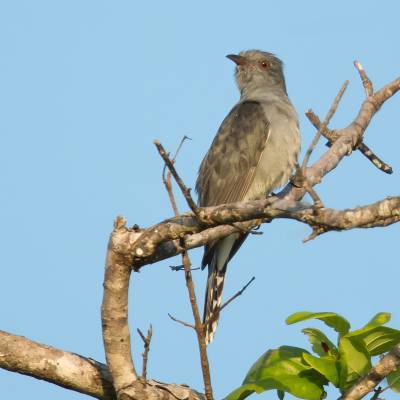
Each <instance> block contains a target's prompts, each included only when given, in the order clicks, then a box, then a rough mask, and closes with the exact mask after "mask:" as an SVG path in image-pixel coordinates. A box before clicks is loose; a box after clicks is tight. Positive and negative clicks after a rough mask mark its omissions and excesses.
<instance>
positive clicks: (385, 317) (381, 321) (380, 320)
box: [364, 312, 391, 328]
mask: <svg viewBox="0 0 400 400" xmlns="http://www.w3.org/2000/svg"><path fill="white" fill-rule="evenodd" d="M390 318H391V314H390V313H387V312H380V313H378V314H376V315H375V316H374V317H373V318H372V319H371V321H369V322H368V323H367V324H366V325H365V326H364V328H368V327H371V328H375V327H376V326H381V325H385V324H386V322H389V321H390Z"/></svg>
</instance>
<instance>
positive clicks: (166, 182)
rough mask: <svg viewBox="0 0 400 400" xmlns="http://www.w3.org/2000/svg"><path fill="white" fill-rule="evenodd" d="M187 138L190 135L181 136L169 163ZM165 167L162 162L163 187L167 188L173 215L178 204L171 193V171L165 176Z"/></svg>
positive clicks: (176, 213)
mask: <svg viewBox="0 0 400 400" xmlns="http://www.w3.org/2000/svg"><path fill="white" fill-rule="evenodd" d="M187 139H189V140H191V139H190V137H188V136H186V135H184V136H183V138H182V140H181V142H180V143H179V146H178V148H177V149H176V152H175V154H174V157H173V158H172V160H171V163H172V164H174V163H175V161H176V157H177V156H178V154H179V151H180V149H181V148H182V145H183V143H184V142H185V140H187ZM166 168H167V165H166V164H164V168H163V173H162V180H163V183H164V186H165V189H166V190H167V193H168V198H169V201H170V203H171V207H172V210H173V212H174V214H175V215H179V210H178V206H177V205H176V201H175V196H174V193H173V191H172V182H171V171H168V173H167V176H165V172H166Z"/></svg>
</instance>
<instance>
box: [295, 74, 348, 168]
mask: <svg viewBox="0 0 400 400" xmlns="http://www.w3.org/2000/svg"><path fill="white" fill-rule="evenodd" d="M348 85H349V81H345V82H344V83H343V85H342V87H341V88H340V90H339V92H338V94H337V95H336V97H335V99H334V101H333V103H332V105H331V107H330V109H329V111H328V113H327V114H326V117H325V119H324V121H323V122H322V124H321V125H320V126H319V128H318V130H317V133H316V134H315V137H314V139H313V141H312V142H311V144H310V146H309V147H308V149H307V152H306V155H305V156H304V159H303V164H302V166H301V167H302V169H304V168H305V167H307V164H308V160H309V159H310V156H311V153H312V152H313V150H314V148H315V146H316V145H317V143H318V142H319V139H320V138H321V134H322V131H324V130H325V129H327V127H328V125H329V122H330V120H331V119H332V117H333V115H334V114H335V112H336V110H337V108H338V105H339V103H340V100H341V99H342V97H343V95H344V92H345V91H346V89H347V86H348Z"/></svg>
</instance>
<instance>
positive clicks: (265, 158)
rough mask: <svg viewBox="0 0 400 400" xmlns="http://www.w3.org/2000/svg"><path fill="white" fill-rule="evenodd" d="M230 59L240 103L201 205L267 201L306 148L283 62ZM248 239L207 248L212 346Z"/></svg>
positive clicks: (206, 174)
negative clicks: (229, 274)
mask: <svg viewBox="0 0 400 400" xmlns="http://www.w3.org/2000/svg"><path fill="white" fill-rule="evenodd" d="M227 57H228V58H229V59H231V60H232V61H233V62H235V63H236V82H237V85H238V87H239V90H240V100H239V102H238V103H237V104H236V105H235V106H234V107H233V108H232V110H231V111H230V113H229V114H228V115H227V117H226V118H225V119H224V121H223V122H222V124H221V126H220V128H219V130H218V133H217V135H216V136H215V138H214V140H213V142H212V144H211V147H210V149H209V150H208V152H207V154H206V156H205V157H204V159H203V161H202V163H201V165H200V169H199V176H198V178H197V182H196V190H197V192H198V194H199V204H200V206H214V205H218V204H225V203H233V202H237V201H246V200H255V199H260V198H264V197H266V196H267V195H268V194H269V193H271V191H272V190H274V189H275V188H278V187H280V186H282V185H283V184H284V183H286V182H287V181H288V179H289V178H290V176H291V174H292V172H293V170H294V167H295V165H296V162H297V156H298V153H299V150H300V133H299V124H298V118H297V114H296V111H295V109H294V108H293V106H292V103H291V102H290V100H289V98H288V95H287V92H286V85H285V78H284V76H283V66H282V61H281V60H279V59H278V58H277V57H276V56H274V55H273V54H271V53H266V52H263V51H259V50H249V51H243V52H241V53H240V54H239V55H228V56H227ZM246 237H247V235H246V234H243V233H235V234H232V235H230V236H228V237H226V238H224V239H221V240H218V241H216V242H214V243H210V244H208V245H207V246H205V249H204V256H203V261H202V268H205V266H207V265H208V281H207V291H206V298H205V305H204V315H203V319H204V323H206V330H205V337H206V342H207V343H209V342H210V341H211V340H212V339H213V337H214V334H215V330H216V328H217V323H218V317H219V315H216V314H218V312H219V307H220V305H221V299H222V297H221V296H222V289H223V286H224V278H225V273H226V267H227V264H228V262H229V261H230V260H231V258H232V257H233V256H234V254H235V253H236V252H237V251H238V249H239V247H240V246H241V245H242V243H243V242H244V240H245V239H246ZM207 321H210V322H208V323H207Z"/></svg>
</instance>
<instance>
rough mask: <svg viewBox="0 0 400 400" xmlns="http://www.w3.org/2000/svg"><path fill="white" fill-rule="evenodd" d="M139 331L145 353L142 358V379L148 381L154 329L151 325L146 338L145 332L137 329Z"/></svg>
mask: <svg viewBox="0 0 400 400" xmlns="http://www.w3.org/2000/svg"><path fill="white" fill-rule="evenodd" d="M137 331H138V333H139V336H140V337H141V338H142V340H143V344H144V352H143V354H142V357H143V365H142V379H144V380H146V379H147V362H148V358H149V352H150V343H151V337H152V336H153V327H152V326H151V324H150V328H149V329H148V330H147V335H146V336H144V334H143V332H142V331H141V330H140V329H139V328H137Z"/></svg>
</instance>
